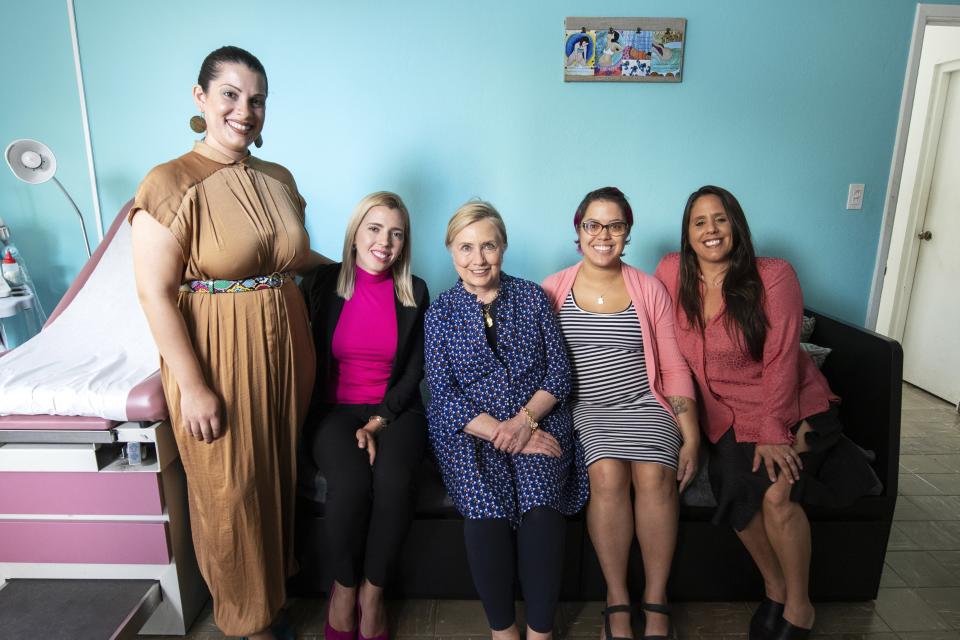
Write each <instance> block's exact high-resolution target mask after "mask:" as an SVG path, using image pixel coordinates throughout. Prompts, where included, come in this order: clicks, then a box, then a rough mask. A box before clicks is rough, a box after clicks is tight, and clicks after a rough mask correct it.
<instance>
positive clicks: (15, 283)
mask: <svg viewBox="0 0 960 640" xmlns="http://www.w3.org/2000/svg"><path fill="white" fill-rule="evenodd" d="M0 273H2V274H3V279H4V280H6V281H7V284H9V285H10V288H11V289H17V288H19V287H22V286H23V283H24V280H23V272H22V271H20V265H19V264H17V261H16V259H15V258H14V257H13V254H12V253H11V252H10V249H7V250H6V252H5V253H4V254H3V261H2V262H0Z"/></svg>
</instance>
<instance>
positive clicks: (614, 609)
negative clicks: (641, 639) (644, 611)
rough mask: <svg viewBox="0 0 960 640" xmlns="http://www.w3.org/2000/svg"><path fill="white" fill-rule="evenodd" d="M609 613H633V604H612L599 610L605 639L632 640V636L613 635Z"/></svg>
mask: <svg viewBox="0 0 960 640" xmlns="http://www.w3.org/2000/svg"><path fill="white" fill-rule="evenodd" d="M611 613H633V605H629V604H612V605H610V606H608V607H607V608H606V609H604V610H603V611H601V612H600V615H602V616H603V635H604V637H605V638H606V640H633V639H632V638H624V637H622V636H615V635H613V631H612V630H611V629H610V614H611ZM631 622H632V620H631Z"/></svg>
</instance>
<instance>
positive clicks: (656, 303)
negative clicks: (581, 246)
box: [543, 262, 697, 415]
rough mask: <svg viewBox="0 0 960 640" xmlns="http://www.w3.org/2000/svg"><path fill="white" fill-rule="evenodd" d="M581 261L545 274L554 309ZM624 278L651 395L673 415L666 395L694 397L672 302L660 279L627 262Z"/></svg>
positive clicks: (544, 282)
mask: <svg viewBox="0 0 960 640" xmlns="http://www.w3.org/2000/svg"><path fill="white" fill-rule="evenodd" d="M580 265H581V263H579V262H578V263H577V264H575V265H573V266H572V267H568V268H566V269H564V270H563V271H559V272H557V273H555V274H553V275H552V276H548V277H547V279H546V280H544V281H543V290H544V291H546V292H547V297H549V298H550V302H551V304H553V309H554V311H555V312H559V311H560V307H562V306H563V301H564V300H566V299H567V295H568V294H569V293H570V290H571V289H573V281H574V280H576V278H577V272H579V271H580ZM622 272H623V280H624V282H625V283H626V285H627V293H629V294H630V300H631V301H632V302H633V308H634V309H635V310H636V312H637V318H639V319H640V331H641V332H642V333H643V357H644V360H645V361H646V364H647V379H648V380H649V382H650V389H651V390H652V391H653V395H654V397H655V398H656V399H657V401H658V402H659V403H660V404H661V405H663V407H664V408H665V409H666V410H667V411H668V412H669V413H670V415H673V409H672V408H671V407H670V404H669V403H668V402H667V399H666V397H665V396H683V397H685V398H696V397H697V396H696V395H695V394H696V392H695V391H694V386H693V380H692V379H691V377H690V369H689V368H688V367H687V363H686V361H685V360H684V358H683V355H682V354H681V353H680V349H679V347H678V346H677V338H676V334H675V333H674V327H673V323H674V313H673V303H672V302H671V300H670V295H669V294H668V293H667V291H666V289H665V288H664V287H663V285H662V284H660V282H659V281H658V280H657V279H656V278H654V277H652V276H650V275H647V274H646V273H644V272H643V271H640V270H639V269H636V268H634V267H631V266H630V265H627V264H624V265H623V266H622Z"/></svg>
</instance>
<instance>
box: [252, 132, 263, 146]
mask: <svg viewBox="0 0 960 640" xmlns="http://www.w3.org/2000/svg"><path fill="white" fill-rule="evenodd" d="M253 145H254V146H255V147H256V148H257V149H259V148H260V147H262V146H263V136H260V135H258V136H257V139H256V140H254V141H253Z"/></svg>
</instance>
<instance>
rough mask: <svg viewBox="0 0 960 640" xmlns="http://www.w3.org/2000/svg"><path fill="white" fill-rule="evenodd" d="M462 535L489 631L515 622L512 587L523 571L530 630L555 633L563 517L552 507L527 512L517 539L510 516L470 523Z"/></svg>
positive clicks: (523, 586)
mask: <svg viewBox="0 0 960 640" xmlns="http://www.w3.org/2000/svg"><path fill="white" fill-rule="evenodd" d="M463 537H464V540H465V541H466V544H467V559H468V561H469V563H470V573H471V574H472V575H473V584H474V585H475V586H476V588H477V593H478V594H479V595H480V600H481V601H482V602H483V610H484V611H485V612H486V614H487V620H488V621H489V623H490V628H491V629H493V630H494V631H503V630H504V629H508V628H509V627H510V626H511V625H513V623H514V621H515V618H516V612H515V611H514V607H513V602H514V593H513V584H514V579H515V576H516V575H517V571H518V569H519V574H520V587H521V588H522V589H523V599H524V601H525V602H526V604H527V626H529V627H530V628H531V629H533V630H534V631H536V632H538V633H549V632H550V631H552V630H553V619H554V615H555V614H556V610H557V600H558V599H559V597H560V580H561V578H562V577H563V545H564V540H565V538H566V521H565V519H564V517H563V515H562V514H561V513H560V512H559V511H557V510H556V509H551V508H550V507H535V508H533V509H531V510H530V511H528V512H527V513H525V514H523V519H522V520H521V521H520V527H519V528H518V529H517V532H516V535H514V532H513V530H512V529H511V527H510V522H509V521H508V520H507V519H506V518H496V519H484V520H466V521H464V523H463ZM514 538H516V550H514Z"/></svg>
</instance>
